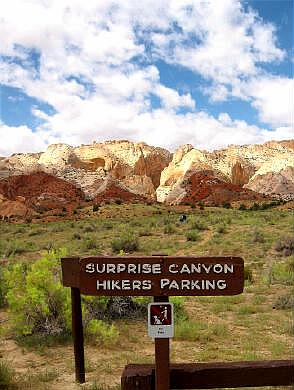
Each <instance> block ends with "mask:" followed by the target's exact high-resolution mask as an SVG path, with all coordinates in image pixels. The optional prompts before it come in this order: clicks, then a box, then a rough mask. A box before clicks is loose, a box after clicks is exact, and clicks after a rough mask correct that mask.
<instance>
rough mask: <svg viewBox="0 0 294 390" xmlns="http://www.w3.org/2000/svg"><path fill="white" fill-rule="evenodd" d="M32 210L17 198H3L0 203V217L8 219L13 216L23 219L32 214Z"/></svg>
mask: <svg viewBox="0 0 294 390" xmlns="http://www.w3.org/2000/svg"><path fill="white" fill-rule="evenodd" d="M32 213H33V210H32V209H31V208H30V207H28V206H27V205H26V204H25V203H24V202H21V201H19V200H5V201H4V202H2V203H0V218H2V219H8V220H10V219H11V218H13V217H17V218H19V217H20V218H23V219H24V220H25V219H27V218H30V217H31V216H32Z"/></svg>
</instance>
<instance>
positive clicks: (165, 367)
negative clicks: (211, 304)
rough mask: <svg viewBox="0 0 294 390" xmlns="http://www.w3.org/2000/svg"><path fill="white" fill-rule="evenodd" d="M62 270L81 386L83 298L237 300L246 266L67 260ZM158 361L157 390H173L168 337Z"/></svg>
mask: <svg viewBox="0 0 294 390" xmlns="http://www.w3.org/2000/svg"><path fill="white" fill-rule="evenodd" d="M61 265H62V281H63V285H64V286H65V287H71V290H72V334H73V342H74V354H75V371H76V381H77V382H79V383H84V382H85V363H84V341H83V324H82V310H81V296H80V294H81V293H82V294H85V295H101V296H153V297H154V302H155V303H162V304H164V302H165V303H167V302H168V297H169V296H193V295H196V296H217V295H236V294H240V293H242V292H243V288H244V261H243V259H241V258H240V257H173V256H170V257H168V256H155V257H153V256H147V257H146V256H144V257H86V258H63V259H61ZM163 306H164V305H163ZM165 306H166V307H164V310H168V305H165ZM166 313H167V312H165V311H164V316H165V315H166V316H167V314H166ZM154 317H157V316H156V315H155V316H154ZM166 318H167V317H166ZM155 320H156V321H159V319H158V318H155V319H154V321H155ZM162 324H163V325H164V321H163V320H162ZM155 362H156V390H168V389H169V380H170V378H169V371H170V370H169V338H155Z"/></svg>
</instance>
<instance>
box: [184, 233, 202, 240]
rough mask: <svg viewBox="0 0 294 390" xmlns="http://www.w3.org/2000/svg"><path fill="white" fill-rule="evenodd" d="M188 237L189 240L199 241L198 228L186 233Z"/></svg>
mask: <svg viewBox="0 0 294 390" xmlns="http://www.w3.org/2000/svg"><path fill="white" fill-rule="evenodd" d="M186 239H187V241H197V240H199V233H198V232H197V230H190V231H189V232H187V234H186Z"/></svg>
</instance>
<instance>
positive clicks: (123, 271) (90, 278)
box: [62, 256, 244, 296]
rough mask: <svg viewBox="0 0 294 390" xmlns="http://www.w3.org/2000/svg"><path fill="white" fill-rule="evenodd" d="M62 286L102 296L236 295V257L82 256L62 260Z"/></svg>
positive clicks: (240, 273) (239, 265)
mask: <svg viewBox="0 0 294 390" xmlns="http://www.w3.org/2000/svg"><path fill="white" fill-rule="evenodd" d="M62 275H63V285H64V286H67V287H76V288H79V289H80V292H81V293H82V294H86V295H104V296H146V295H147V296H184V295H187V296H192V295H197V296H201V295H207V296H215V295H236V294H240V293H242V292H243V287H244V261H243V259H241V258H240V257H176V256H170V257H168V256H155V257H154V256H144V257H108V256H105V257H86V258H81V259H80V258H64V259H62Z"/></svg>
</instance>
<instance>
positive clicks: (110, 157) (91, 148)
mask: <svg viewBox="0 0 294 390" xmlns="http://www.w3.org/2000/svg"><path fill="white" fill-rule="evenodd" d="M293 169H294V141H293V140H286V141H280V142H277V141H271V142H267V143H265V144H263V145H244V146H236V145H231V146H229V147H227V148H226V149H222V150H218V151H214V152H208V151H205V150H198V149H196V148H194V147H193V146H192V145H189V144H188V145H183V146H181V147H180V148H178V149H177V150H176V152H175V153H174V155H173V156H172V154H171V153H170V152H169V151H167V150H165V149H162V148H156V147H152V146H149V145H147V144H145V143H143V142H141V143H135V142H129V141H126V140H122V141H106V142H101V143H96V142H94V143H92V144H90V145H81V146H79V147H72V146H69V145H66V144H54V145H50V146H49V147H48V149H47V150H46V151H45V152H43V153H29V154H15V155H12V156H11V157H7V158H2V157H1V158H0V180H1V179H2V180H3V179H5V180H6V179H9V178H12V177H14V176H20V175H36V174H41V173H44V174H47V175H49V176H50V175H51V176H53V177H55V178H56V179H60V180H62V181H65V182H68V183H69V184H71V185H72V186H73V188H76V189H79V190H80V191H82V193H83V196H85V197H86V198H87V199H88V200H92V199H94V198H95V197H97V196H98V195H99V193H100V192H101V194H102V190H103V188H104V187H103V186H104V185H105V183H114V184H113V185H114V186H118V188H117V191H116V190H115V191H114V190H113V192H117V193H119V191H120V189H121V190H122V192H123V191H127V193H132V194H134V195H135V196H138V197H142V199H145V197H147V198H149V200H150V199H152V200H156V199H157V200H158V201H159V202H165V201H167V202H169V201H170V200H169V199H170V198H173V197H174V198H178V197H179V198H180V197H181V196H182V197H184V196H185V193H186V189H185V188H184V187H183V179H184V178H187V174H188V173H189V175H190V173H191V172H193V173H199V174H200V173H201V172H202V173H205V174H208V175H209V177H214V178H216V179H218V180H220V181H221V182H224V183H228V184H233V185H236V186H239V187H246V188H247V189H251V190H253V191H255V192H260V193H262V194H266V195H274V196H276V197H282V198H284V199H288V198H291V199H292V197H291V191H292V182H293V180H292V178H293ZM28 183H29V182H28ZM184 183H185V180H184ZM28 185H29V184H28ZM103 191H104V190H103ZM45 192H46V191H43V195H42V197H43V198H42V199H41V198H40V199H39V201H40V202H41V200H42V204H43V205H45V204H46V202H47V204H48V205H50V203H52V204H53V203H54V204H58V203H60V204H62V202H63V201H62V199H61V198H62V196H61V194H59V195H58V196H57V195H56V194H55V193H54V191H53V193H52V194H51V195H50V196H49V195H48V194H47V195H46V196H47V198H46V199H47V200H46V201H45V195H44V193H45ZM40 196H41V195H40ZM105 196H106V195H105ZM125 197H126V196H125ZM100 198H101V197H100ZM48 207H49V206H48Z"/></svg>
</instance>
